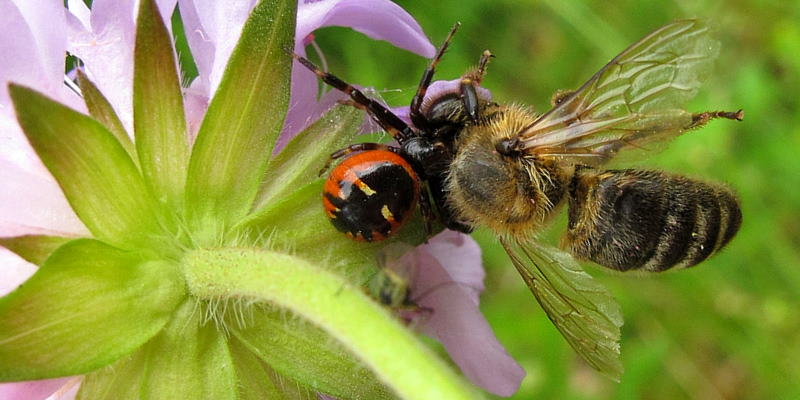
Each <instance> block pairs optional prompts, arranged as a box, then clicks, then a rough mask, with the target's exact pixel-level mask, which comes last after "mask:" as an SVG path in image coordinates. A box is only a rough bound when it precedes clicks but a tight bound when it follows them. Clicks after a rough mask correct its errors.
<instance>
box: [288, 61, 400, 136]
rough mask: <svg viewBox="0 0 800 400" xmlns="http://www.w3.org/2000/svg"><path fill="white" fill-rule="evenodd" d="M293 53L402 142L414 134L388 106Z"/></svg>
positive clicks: (301, 62)
mask: <svg viewBox="0 0 800 400" xmlns="http://www.w3.org/2000/svg"><path fill="white" fill-rule="evenodd" d="M291 54H292V57H294V59H295V60H297V61H299V62H300V64H303V66H304V67H306V68H308V69H309V70H310V71H311V72H313V73H314V74H315V75H317V77H319V78H320V79H322V81H323V82H325V83H327V84H328V85H330V86H333V87H334V88H336V89H339V90H340V91H342V92H344V93H345V94H346V95H348V96H350V98H351V99H353V102H354V105H356V107H358V108H360V109H362V110H365V111H366V112H367V113H368V114H369V115H370V117H372V119H374V120H375V122H377V123H378V125H380V126H381V128H383V129H384V130H385V131H386V132H388V133H389V134H390V135H392V137H393V138H395V140H397V141H400V142H402V141H403V140H405V139H408V138H410V137H412V136H414V131H413V130H411V127H409V126H408V125H407V124H406V123H405V122H403V120H402V119H400V118H399V117H398V116H396V115H394V113H392V112H391V111H390V110H389V109H388V108H386V107H384V106H383V105H382V104H381V103H378V102H377V101H375V100H373V99H370V98H369V97H367V96H365V95H364V93H362V92H361V91H360V90H358V89H357V88H356V87H354V86H353V85H351V84H349V83H347V82H345V81H343V80H341V79H339V78H338V77H337V76H336V75H333V74H330V73H327V72H325V71H323V70H321V69H319V67H317V66H316V65H314V63H312V62H311V61H309V60H308V59H307V58H305V57H303V56H300V55H298V54H295V53H291Z"/></svg>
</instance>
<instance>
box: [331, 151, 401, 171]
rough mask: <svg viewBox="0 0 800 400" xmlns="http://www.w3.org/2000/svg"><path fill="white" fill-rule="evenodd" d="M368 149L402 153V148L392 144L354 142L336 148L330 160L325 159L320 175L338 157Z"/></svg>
mask: <svg viewBox="0 0 800 400" xmlns="http://www.w3.org/2000/svg"><path fill="white" fill-rule="evenodd" d="M367 150H385V151H391V152H392V153H396V154H400V149H398V148H396V147H392V146H387V145H385V144H381V143H358V144H353V145H350V146H347V147H345V148H343V149H339V150H336V151H334V152H333V153H331V155H330V156H329V157H328V160H327V161H325V165H324V166H323V167H322V169H321V170H320V171H319V175H318V176H322V175H323V174H325V171H327V170H328V168H330V167H331V164H332V163H333V161H335V160H338V159H340V158H342V157H345V156H347V155H348V154H351V153H355V152H357V151H367Z"/></svg>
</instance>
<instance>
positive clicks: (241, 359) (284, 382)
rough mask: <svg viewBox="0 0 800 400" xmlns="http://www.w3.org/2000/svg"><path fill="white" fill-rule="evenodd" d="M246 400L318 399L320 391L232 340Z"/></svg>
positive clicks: (241, 392)
mask: <svg viewBox="0 0 800 400" xmlns="http://www.w3.org/2000/svg"><path fill="white" fill-rule="evenodd" d="M229 346H230V349H231V355H232V356H233V361H234V364H235V366H236V373H237V374H238V376H239V398H240V399H242V400H263V399H270V400H290V399H291V400H294V399H296V400H306V399H307V400H318V396H317V392H315V391H313V390H311V389H309V388H308V387H306V386H304V385H301V384H299V383H297V382H296V381H294V380H292V379H289V378H287V377H285V376H282V375H279V374H278V373H277V372H275V371H274V370H273V369H272V368H270V367H269V366H268V365H266V364H264V362H263V361H261V360H259V359H258V357H256V355H255V354H253V353H251V352H250V350H249V349H247V348H246V347H245V346H244V345H243V344H242V343H240V342H239V341H238V340H236V339H231V340H230V341H229Z"/></svg>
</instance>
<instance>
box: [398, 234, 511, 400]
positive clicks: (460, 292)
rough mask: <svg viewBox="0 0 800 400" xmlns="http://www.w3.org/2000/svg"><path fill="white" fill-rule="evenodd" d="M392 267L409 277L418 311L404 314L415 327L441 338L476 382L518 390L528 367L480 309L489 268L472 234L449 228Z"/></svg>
mask: <svg viewBox="0 0 800 400" xmlns="http://www.w3.org/2000/svg"><path fill="white" fill-rule="evenodd" d="M389 268H392V269H394V270H395V272H396V273H398V274H400V275H406V276H410V282H409V286H408V290H409V295H410V301H411V302H412V303H413V304H415V305H416V306H418V307H420V309H419V310H418V311H415V312H412V313H410V315H409V312H408V311H402V312H401V314H403V315H404V316H405V317H410V318H411V320H412V323H411V325H412V326H414V327H416V328H417V330H419V331H421V332H422V333H424V334H426V335H428V336H430V337H432V338H434V339H436V340H438V341H439V342H441V343H442V345H444V348H445V350H447V353H448V354H449V355H450V358H452V359H453V362H455V363H456V365H458V367H459V368H461V371H462V372H464V375H466V376H467V378H469V379H470V380H471V381H472V382H473V383H474V384H476V385H478V386H480V387H482V388H484V389H486V390H487V391H489V392H491V393H493V394H496V395H499V396H510V395H512V394H514V392H516V391H517V389H518V388H519V384H520V382H521V381H522V378H524V377H525V370H523V369H522V367H521V366H520V365H519V364H517V362H516V361H514V359H513V358H511V356H509V355H508V353H507V352H506V351H505V349H504V348H503V346H502V345H501V344H500V343H499V342H498V341H497V338H496V337H495V336H494V333H493V332H492V328H491V327H490V326H489V323H488V322H487V321H486V319H485V318H484V317H483V314H481V311H480V308H479V307H478V306H479V297H480V294H481V292H483V289H484V286H483V279H484V276H485V272H484V270H483V265H482V263H481V249H480V247H479V246H478V244H477V243H476V242H475V241H474V240H472V238H470V237H469V236H467V235H464V234H462V233H459V232H455V231H449V230H446V231H444V232H442V233H440V234H438V235H436V236H434V237H433V238H431V239H430V240H429V241H428V243H426V244H424V245H421V246H417V247H416V248H414V249H413V250H411V251H410V252H408V253H406V254H405V255H403V256H402V257H401V258H400V259H399V260H397V261H395V262H390V263H389ZM403 269H405V271H403Z"/></svg>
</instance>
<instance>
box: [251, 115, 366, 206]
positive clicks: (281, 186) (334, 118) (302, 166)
mask: <svg viewBox="0 0 800 400" xmlns="http://www.w3.org/2000/svg"><path fill="white" fill-rule="evenodd" d="M363 122H364V113H363V112H362V111H361V110H359V109H357V108H355V107H351V106H344V105H340V106H336V107H335V108H333V109H332V110H330V111H328V113H326V114H325V115H324V116H322V118H320V119H318V120H317V121H316V122H314V124H312V125H311V126H309V127H308V128H306V129H305V130H304V131H303V132H301V133H300V134H299V135H297V136H296V137H295V138H294V139H292V141H291V142H289V144H287V145H286V147H285V148H284V149H283V150H281V152H280V153H278V155H277V156H276V157H275V158H274V159H273V160H272V161H270V163H269V166H268V167H267V170H266V171H265V172H264V182H263V184H262V186H261V190H260V193H259V196H258V200H257V201H256V204H257V206H256V207H255V208H256V209H258V208H260V206H262V205H265V204H268V203H270V202H272V201H274V200H275V199H280V198H282V197H283V196H286V195H288V194H289V193H292V192H294V191H296V190H297V188H299V187H302V186H303V185H305V184H307V183H308V182H311V181H313V180H315V179H317V178H319V172H320V169H322V167H323V166H324V165H325V162H326V161H327V160H328V157H329V156H330V154H331V153H333V152H334V151H336V150H339V149H341V148H343V147H346V146H348V145H350V144H352V143H353V142H354V140H355V137H356V135H357V134H358V128H359V127H360V126H361V124H362V123H363Z"/></svg>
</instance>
